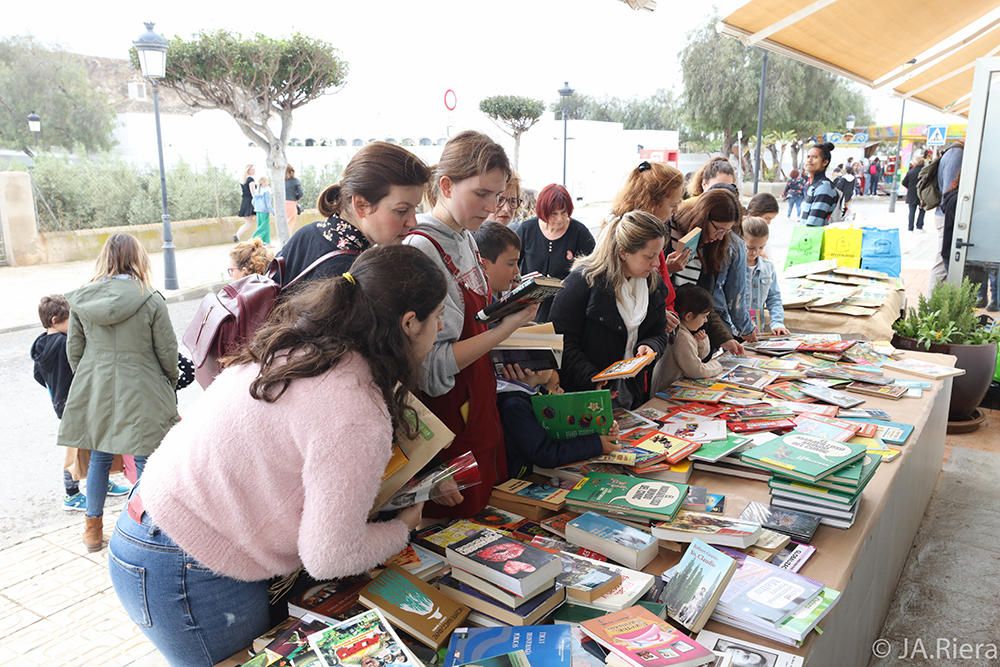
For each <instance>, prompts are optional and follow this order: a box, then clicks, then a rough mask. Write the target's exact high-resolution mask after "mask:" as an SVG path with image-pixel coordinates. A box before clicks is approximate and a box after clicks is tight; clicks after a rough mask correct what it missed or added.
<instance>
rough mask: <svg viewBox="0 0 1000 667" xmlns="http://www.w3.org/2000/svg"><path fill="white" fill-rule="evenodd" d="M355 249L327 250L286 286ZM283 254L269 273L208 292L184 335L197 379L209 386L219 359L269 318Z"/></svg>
mask: <svg viewBox="0 0 1000 667" xmlns="http://www.w3.org/2000/svg"><path fill="white" fill-rule="evenodd" d="M357 254H358V252H357V251H356V250H334V251H332V252H328V253H326V254H325V255H323V256H322V257H320V258H319V259H317V260H316V261H314V262H313V263H312V264H310V265H309V266H307V267H306V268H304V269H303V270H302V272H301V273H299V275H297V276H295V278H294V279H292V280H291V281H290V282H289V283H288V284H287V285H285V288H284V289H286V290H287V289H289V288H291V287H292V285H294V284H295V283H297V282H298V281H299V280H301V279H302V278H303V277H304V276H306V275H307V274H308V273H309V272H311V271H312V270H313V269H315V268H316V267H317V266H319V265H320V264H322V263H323V262H325V261H326V260H328V259H332V258H334V257H337V256H338V255H357ZM284 268H285V262H284V258H281V257H279V258H276V259H275V260H274V261H273V262H271V266H270V267H268V272H267V275H261V274H253V275H249V276H246V277H245V278H240V279H239V280H234V281H233V282H231V283H229V284H228V285H226V286H224V287H223V288H222V289H221V290H219V291H218V292H216V293H214V294H206V295H205V296H204V297H203V298H202V300H201V304H200V305H199V306H198V311H197V312H196V313H195V314H194V318H193V319H192V320H191V323H190V324H189V325H188V327H187V329H186V330H185V331H184V336H183V337H182V338H181V340H182V341H183V343H184V345H185V346H186V347H187V348H188V350H189V351H190V352H191V360H192V361H193V362H194V367H195V372H194V374H195V379H197V380H198V384H200V385H201V386H202V387H203V388H205V387H208V385H210V384H212V381H213V380H215V377H216V376H217V375H218V374H219V373H221V372H222V366H221V364H220V363H219V360H220V359H222V358H223V357H226V356H228V355H230V354H233V353H234V352H236V350H237V349H238V348H239V346H240V345H243V344H244V343H246V342H247V341H248V340H250V338H251V337H252V336H253V334H254V333H255V332H256V331H257V329H259V328H260V326H261V325H262V324H263V323H264V321H265V320H267V318H268V316H269V315H270V314H271V311H272V310H274V304H275V302H276V301H277V300H278V295H279V294H280V293H281V292H282V288H281V281H282V273H283V272H284Z"/></svg>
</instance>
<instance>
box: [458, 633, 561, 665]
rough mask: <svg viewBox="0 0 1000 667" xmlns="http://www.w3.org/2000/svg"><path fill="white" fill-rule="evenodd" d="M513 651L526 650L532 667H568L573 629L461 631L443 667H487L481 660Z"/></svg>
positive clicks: (525, 652)
mask: <svg viewBox="0 0 1000 667" xmlns="http://www.w3.org/2000/svg"><path fill="white" fill-rule="evenodd" d="M512 651H523V652H524V654H525V656H526V657H527V658H528V661H529V662H530V663H531V665H546V666H547V665H552V667H569V666H570V664H571V655H572V651H571V646H570V629H569V627H568V626H565V625H562V626H560V625H534V626H526V627H522V628H459V629H458V630H456V631H455V633H454V634H453V635H452V637H451V641H450V642H449V643H448V650H447V651H446V653H445V660H444V667H461V666H462V665H480V664H483V665H487V664H489V663H484V662H482V661H484V660H487V659H489V658H494V657H496V656H501V655H506V654H508V653H510V652H512Z"/></svg>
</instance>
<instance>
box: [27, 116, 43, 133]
mask: <svg viewBox="0 0 1000 667" xmlns="http://www.w3.org/2000/svg"><path fill="white" fill-rule="evenodd" d="M28 129H29V130H31V131H32V132H33V133H34V134H35V137H36V138H37V137H38V133H39V132H41V131H42V119H41V117H40V116H39V115H38V114H37V113H35V112H34V111H32V112H31V113H29V114H28Z"/></svg>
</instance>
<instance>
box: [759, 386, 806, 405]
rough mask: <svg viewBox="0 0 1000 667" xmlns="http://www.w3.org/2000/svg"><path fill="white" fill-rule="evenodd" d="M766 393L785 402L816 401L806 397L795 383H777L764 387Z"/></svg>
mask: <svg viewBox="0 0 1000 667" xmlns="http://www.w3.org/2000/svg"><path fill="white" fill-rule="evenodd" d="M764 392H765V393H767V394H769V395H771V396H774V397H775V398H780V399H782V400H784V401H803V402H810V401H813V400H815V399H813V398H812V397H810V396H806V395H805V393H803V391H802V389H801V388H800V387H799V385H798V384H796V383H795V382H775V383H773V384H770V385H768V386H766V387H764Z"/></svg>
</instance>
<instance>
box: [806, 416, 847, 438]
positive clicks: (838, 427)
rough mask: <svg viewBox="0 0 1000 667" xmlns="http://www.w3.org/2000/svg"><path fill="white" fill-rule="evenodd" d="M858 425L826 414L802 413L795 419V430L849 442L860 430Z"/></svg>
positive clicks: (818, 436)
mask: <svg viewBox="0 0 1000 667" xmlns="http://www.w3.org/2000/svg"><path fill="white" fill-rule="evenodd" d="M858 430H859V429H858V425H857V424H854V423H852V422H848V421H844V420H842V419H835V418H833V417H826V416H824V415H800V416H799V417H798V418H797V419H796V420H795V431H796V432H797V433H805V434H807V435H814V436H816V437H817V438H824V439H826V440H836V441H837V442H847V441H848V440H850V439H851V438H853V437H854V436H855V435H856V434H857V432H858Z"/></svg>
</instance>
